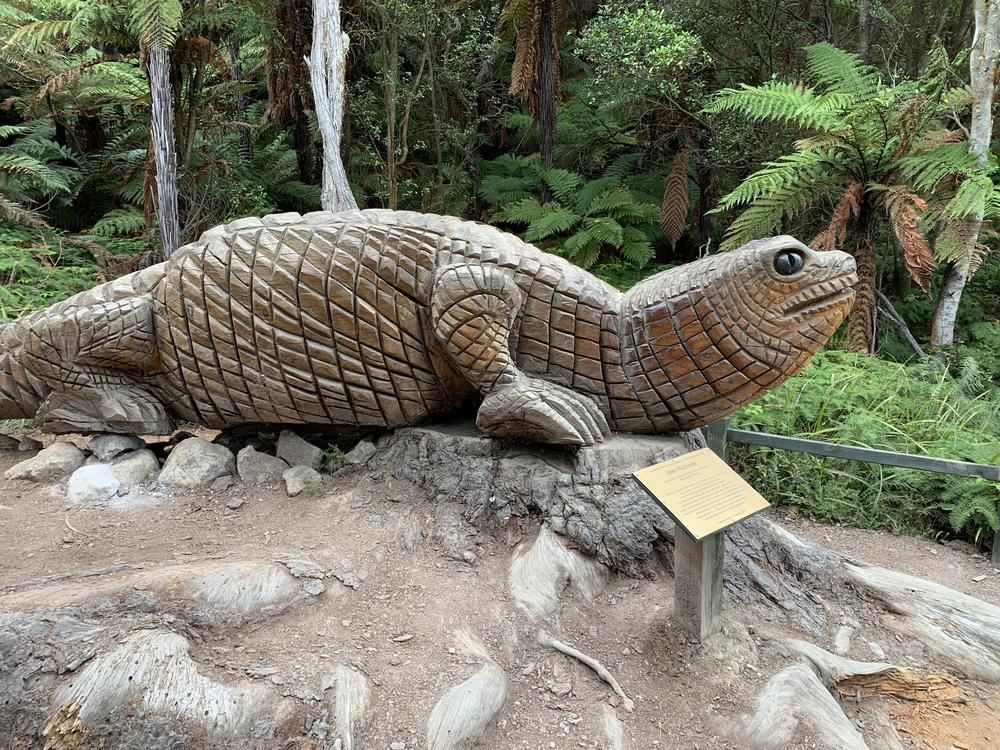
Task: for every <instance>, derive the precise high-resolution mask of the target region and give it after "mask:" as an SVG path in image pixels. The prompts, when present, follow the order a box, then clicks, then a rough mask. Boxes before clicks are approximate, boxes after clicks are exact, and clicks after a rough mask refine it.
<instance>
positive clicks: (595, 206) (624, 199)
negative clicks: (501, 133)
mask: <svg viewBox="0 0 1000 750" xmlns="http://www.w3.org/2000/svg"><path fill="white" fill-rule="evenodd" d="M634 203H635V199H634V198H633V197H632V192H631V191H630V190H629V189H628V188H627V187H621V186H616V187H612V188H608V189H607V190H605V191H604V192H603V193H601V194H600V195H598V196H597V197H596V198H595V199H594V200H593V201H591V202H590V207H589V208H588V209H587V215H589V216H593V215H595V214H601V213H610V212H611V211H614V210H615V209H618V208H623V207H624V206H629V205H632V204H634Z"/></svg>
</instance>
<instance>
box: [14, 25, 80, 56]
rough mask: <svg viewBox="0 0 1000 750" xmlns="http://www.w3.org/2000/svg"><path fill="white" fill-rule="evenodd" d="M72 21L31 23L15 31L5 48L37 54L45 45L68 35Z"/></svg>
mask: <svg viewBox="0 0 1000 750" xmlns="http://www.w3.org/2000/svg"><path fill="white" fill-rule="evenodd" d="M71 25H72V21H71V20H70V19H67V18H51V19H44V20H39V21H32V22H31V23H26V24H24V25H23V26H20V27H18V28H17V29H15V30H14V31H13V32H12V33H11V35H10V36H9V37H7V41H6V43H5V44H4V46H5V47H21V48H23V49H25V50H26V51H28V52H32V53H37V52H39V51H40V50H41V48H42V47H43V46H44V45H45V43H46V42H51V41H53V40H55V39H58V38H64V37H66V36H68V35H69V33H70V28H71Z"/></svg>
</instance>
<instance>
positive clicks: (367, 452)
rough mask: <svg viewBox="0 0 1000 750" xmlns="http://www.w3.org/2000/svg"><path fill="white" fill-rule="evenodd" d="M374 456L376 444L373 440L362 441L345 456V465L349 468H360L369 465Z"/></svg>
mask: <svg viewBox="0 0 1000 750" xmlns="http://www.w3.org/2000/svg"><path fill="white" fill-rule="evenodd" d="M374 455H375V445H374V443H372V441H371V440H362V441H361V442H360V443H358V444H357V445H355V446H354V448H352V449H351V450H350V451H348V452H347V453H345V454H344V463H345V464H346V465H348V466H360V465H361V464H366V463H368V462H369V461H370V460H371V459H372V457H373V456H374Z"/></svg>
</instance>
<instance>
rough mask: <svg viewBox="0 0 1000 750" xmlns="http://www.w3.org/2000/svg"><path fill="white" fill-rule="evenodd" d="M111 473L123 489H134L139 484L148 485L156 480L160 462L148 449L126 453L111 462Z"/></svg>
mask: <svg viewBox="0 0 1000 750" xmlns="http://www.w3.org/2000/svg"><path fill="white" fill-rule="evenodd" d="M111 473H112V474H114V475H115V478H116V479H118V481H119V482H121V483H122V486H123V487H129V488H131V487H135V486H136V485H139V484H149V483H150V482H153V481H155V480H156V477H157V476H158V475H159V473H160V462H159V461H157V460H156V454H155V453H153V451H151V450H149V449H148V448H144V449H143V450H141V451H133V452H132V453H126V454H125V455H124V456H118V458H116V459H114V460H113V461H112V462H111Z"/></svg>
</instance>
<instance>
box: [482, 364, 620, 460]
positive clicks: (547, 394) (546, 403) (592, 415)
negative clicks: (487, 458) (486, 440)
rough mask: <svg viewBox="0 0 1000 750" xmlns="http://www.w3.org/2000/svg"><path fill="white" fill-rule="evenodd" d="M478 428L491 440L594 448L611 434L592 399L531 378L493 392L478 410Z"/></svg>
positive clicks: (606, 422)
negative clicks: (512, 440) (513, 440)
mask: <svg viewBox="0 0 1000 750" xmlns="http://www.w3.org/2000/svg"><path fill="white" fill-rule="evenodd" d="M476 425H477V426H478V427H479V429H480V430H481V431H482V432H483V433H485V434H487V435H490V436H491V437H502V438H518V439H521V440H530V441H534V442H538V443H550V444H552V445H593V444H594V443H599V442H600V441H601V440H602V439H603V438H604V437H605V436H606V435H608V434H609V433H610V432H611V430H610V428H609V427H608V421H607V419H605V417H604V414H603V413H602V412H601V410H600V409H599V408H598V406H597V403H596V402H595V401H594V400H593V399H592V398H590V397H589V396H584V395H583V394H580V393H577V392H576V391H572V390H570V389H569V388H565V387H564V386H561V385H557V384H555V383H550V382H548V381H546V380H540V379H536V378H528V377H521V378H519V379H518V380H517V381H515V382H514V383H512V384H510V385H508V386H504V387H502V388H500V389H498V390H496V391H493V392H492V393H490V394H489V395H488V396H487V397H486V398H485V399H484V400H483V403H482V406H480V407H479V414H478V416H477V418H476Z"/></svg>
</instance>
